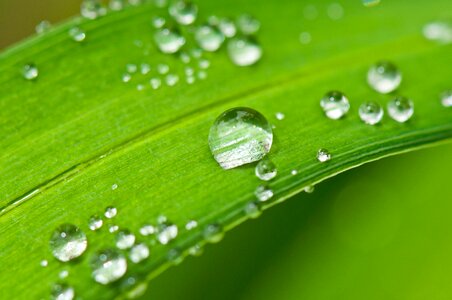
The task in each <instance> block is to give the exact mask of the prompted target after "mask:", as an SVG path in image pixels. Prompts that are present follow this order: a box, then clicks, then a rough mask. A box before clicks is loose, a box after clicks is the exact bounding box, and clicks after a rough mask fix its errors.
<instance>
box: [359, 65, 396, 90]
mask: <svg viewBox="0 0 452 300" xmlns="http://www.w3.org/2000/svg"><path fill="white" fill-rule="evenodd" d="M367 82H368V83H369V85H370V87H372V88H373V89H374V90H375V91H377V92H379V93H381V94H389V93H391V92H393V91H395V90H396V89H397V88H398V87H399V86H400V83H401V82H402V74H401V73H400V71H399V69H398V68H397V67H396V65H394V64H393V63H391V62H389V61H381V62H378V63H376V64H375V65H373V66H372V67H371V68H370V69H369V72H368V73H367Z"/></svg>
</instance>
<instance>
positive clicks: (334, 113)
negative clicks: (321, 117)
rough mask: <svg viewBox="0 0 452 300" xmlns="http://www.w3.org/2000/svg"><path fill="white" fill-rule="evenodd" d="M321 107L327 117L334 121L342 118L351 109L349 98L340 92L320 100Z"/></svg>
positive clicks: (330, 93) (328, 94)
mask: <svg viewBox="0 0 452 300" xmlns="http://www.w3.org/2000/svg"><path fill="white" fill-rule="evenodd" d="M320 106H321V107H322V109H323V111H324V112H325V115H326V116H327V117H328V118H330V119H332V120H338V119H340V118H342V117H343V116H344V115H345V114H347V112H348V111H349V109H350V103H349V102H348V99H347V97H346V96H345V95H344V94H343V93H341V92H338V91H331V92H328V93H326V94H325V96H323V98H322V99H321V100H320Z"/></svg>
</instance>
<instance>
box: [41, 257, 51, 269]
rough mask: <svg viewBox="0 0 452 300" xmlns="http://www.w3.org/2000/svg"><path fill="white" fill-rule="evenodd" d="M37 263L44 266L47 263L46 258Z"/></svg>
mask: <svg viewBox="0 0 452 300" xmlns="http://www.w3.org/2000/svg"><path fill="white" fill-rule="evenodd" d="M39 264H40V265H41V267H43V268H45V267H47V266H48V265H49V262H48V261H47V260H46V259H44V260H41V262H40V263H39Z"/></svg>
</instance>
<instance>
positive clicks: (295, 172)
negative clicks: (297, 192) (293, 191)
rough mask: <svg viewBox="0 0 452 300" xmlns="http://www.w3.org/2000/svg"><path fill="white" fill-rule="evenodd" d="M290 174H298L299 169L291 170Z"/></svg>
mask: <svg viewBox="0 0 452 300" xmlns="http://www.w3.org/2000/svg"><path fill="white" fill-rule="evenodd" d="M290 174H291V175H292V176H295V175H297V174H298V171H297V170H292V171H290Z"/></svg>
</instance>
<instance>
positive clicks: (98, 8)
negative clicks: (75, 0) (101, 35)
mask: <svg viewBox="0 0 452 300" xmlns="http://www.w3.org/2000/svg"><path fill="white" fill-rule="evenodd" d="M106 13H107V10H106V9H105V7H103V5H102V4H101V3H100V1H98V0H84V1H83V2H82V4H81V5H80V14H81V15H82V17H84V18H87V19H91V20H94V19H97V18H98V17H101V16H103V15H105V14H106Z"/></svg>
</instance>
